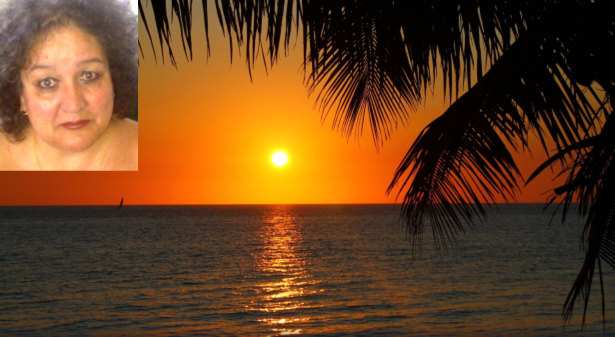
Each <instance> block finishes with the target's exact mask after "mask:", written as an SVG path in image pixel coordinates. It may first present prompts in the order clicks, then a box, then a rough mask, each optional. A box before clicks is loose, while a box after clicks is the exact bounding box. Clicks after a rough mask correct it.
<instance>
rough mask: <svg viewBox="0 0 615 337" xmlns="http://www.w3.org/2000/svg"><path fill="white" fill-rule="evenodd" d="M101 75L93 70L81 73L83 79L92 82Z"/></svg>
mask: <svg viewBox="0 0 615 337" xmlns="http://www.w3.org/2000/svg"><path fill="white" fill-rule="evenodd" d="M99 77H100V75H99V74H98V73H95V72H93V71H86V72H84V73H83V74H81V80H82V81H84V82H92V81H95V80H97V79H98V78H99Z"/></svg>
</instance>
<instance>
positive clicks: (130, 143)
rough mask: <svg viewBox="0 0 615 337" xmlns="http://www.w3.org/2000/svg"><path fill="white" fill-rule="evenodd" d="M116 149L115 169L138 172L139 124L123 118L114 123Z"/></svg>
mask: <svg viewBox="0 0 615 337" xmlns="http://www.w3.org/2000/svg"><path fill="white" fill-rule="evenodd" d="M114 123H115V128H114V129H115V130H116V131H115V132H117V135H118V137H116V138H115V139H116V141H115V143H116V149H117V154H118V156H117V157H116V158H117V161H116V163H115V164H116V165H115V166H116V168H117V170H119V171H138V170H139V124H138V123H137V122H135V121H133V120H131V119H128V118H125V119H120V120H116V121H115V122H114Z"/></svg>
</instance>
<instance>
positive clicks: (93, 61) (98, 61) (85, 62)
mask: <svg viewBox="0 0 615 337" xmlns="http://www.w3.org/2000/svg"><path fill="white" fill-rule="evenodd" d="M88 63H102V64H105V62H104V61H103V60H101V59H99V58H97V57H95V58H91V59H89V60H85V61H81V62H79V63H77V65H79V66H82V65H84V64H88Z"/></svg>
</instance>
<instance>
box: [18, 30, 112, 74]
mask: <svg viewBox="0 0 615 337" xmlns="http://www.w3.org/2000/svg"><path fill="white" fill-rule="evenodd" d="M92 60H99V61H102V63H104V64H106V63H107V57H106V55H105V52H104V50H103V48H102V46H101V44H100V42H99V41H98V39H97V38H96V37H95V36H93V35H91V34H89V33H87V32H86V31H84V30H83V29H81V28H79V27H77V26H75V25H72V24H71V25H63V26H59V27H55V28H53V29H51V30H49V31H48V32H45V33H43V35H41V36H40V37H39V38H38V39H37V41H36V43H35V44H34V45H33V46H32V48H31V50H30V53H29V57H28V62H27V63H26V67H25V68H26V69H28V68H31V67H36V66H56V65H72V64H76V63H83V62H85V61H92ZM66 62H68V63H70V64H63V63H66Z"/></svg>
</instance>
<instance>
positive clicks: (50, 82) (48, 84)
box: [38, 78, 57, 89]
mask: <svg viewBox="0 0 615 337" xmlns="http://www.w3.org/2000/svg"><path fill="white" fill-rule="evenodd" d="M56 82H57V81H56V80H54V79H53V78H46V79H44V80H41V81H39V82H38V86H39V88H41V89H53V88H54V87H55V86H56Z"/></svg>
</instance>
